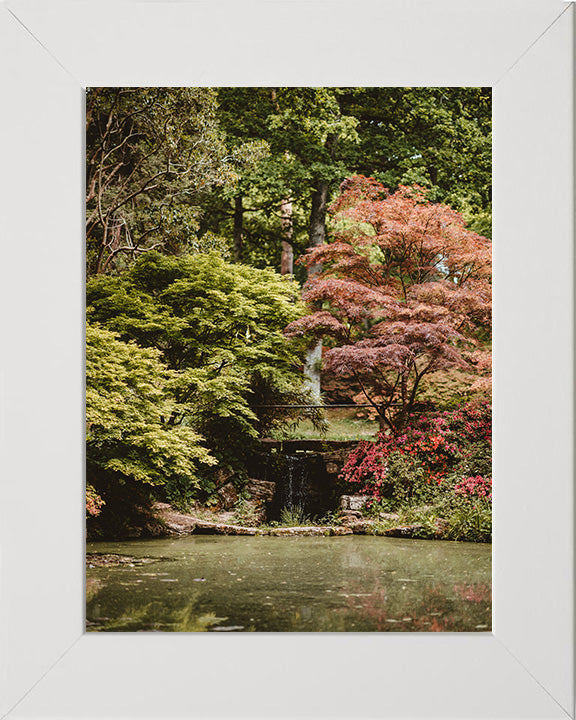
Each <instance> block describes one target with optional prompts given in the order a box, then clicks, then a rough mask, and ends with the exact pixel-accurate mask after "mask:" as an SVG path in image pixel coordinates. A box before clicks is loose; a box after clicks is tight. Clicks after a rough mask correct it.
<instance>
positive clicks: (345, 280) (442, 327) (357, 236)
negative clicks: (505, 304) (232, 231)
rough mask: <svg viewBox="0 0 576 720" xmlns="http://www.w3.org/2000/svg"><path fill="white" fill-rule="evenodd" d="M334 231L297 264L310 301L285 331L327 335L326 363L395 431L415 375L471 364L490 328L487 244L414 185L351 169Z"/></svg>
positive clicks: (411, 396)
mask: <svg viewBox="0 0 576 720" xmlns="http://www.w3.org/2000/svg"><path fill="white" fill-rule="evenodd" d="M332 212H333V216H334V217H333V219H334V222H335V226H336V227H337V231H336V232H335V233H334V235H333V237H332V238H331V241H330V242H328V243H326V244H325V245H321V246H318V247H315V248H313V249H311V250H310V251H309V252H308V253H307V254H306V256H305V257H304V259H303V261H304V263H305V264H306V265H308V266H312V265H316V266H318V265H321V266H322V271H321V273H320V274H318V275H317V276H315V277H313V278H311V279H310V280H309V281H308V283H307V284H306V286H305V292H304V298H305V300H306V301H307V302H308V303H309V305H310V306H311V308H313V309H314V308H316V309H315V310H313V311H312V312H311V314H309V315H307V316H306V317H304V318H301V319H298V320H296V321H295V322H293V323H292V324H291V325H290V326H289V328H288V332H289V333H290V334H295V335H302V334H308V335H313V336H316V337H321V338H329V339H330V341H331V343H330V344H329V345H328V349H327V350H326V352H325V355H324V366H325V368H326V369H328V370H332V371H333V372H335V373H336V374H339V375H342V376H344V377H349V378H352V379H353V380H354V381H355V383H357V385H358V387H359V389H360V390H361V391H362V392H363V393H364V395H365V397H366V399H367V400H368V401H369V402H370V403H372V404H373V406H374V408H375V409H376V410H377V412H378V414H379V416H380V418H381V420H382V423H383V424H386V425H387V426H389V427H390V428H391V429H392V430H393V431H397V430H398V429H399V428H401V427H402V426H403V425H404V424H405V422H406V420H407V417H408V415H409V414H410V412H411V411H412V410H413V408H414V404H415V401H416V398H417V392H418V388H419V385H420V382H421V380H422V378H423V377H424V376H425V375H426V374H428V373H432V372H434V371H437V370H440V369H446V368H450V367H463V368H468V367H469V366H470V364H469V363H470V359H472V358H475V356H474V355H468V358H467V356H466V354H465V352H464V350H465V349H466V347H467V346H468V347H470V348H471V349H476V350H477V349H478V347H477V346H478V344H479V339H482V338H484V339H485V338H486V334H487V333H489V332H490V320H491V283H490V279H491V243H490V241H489V240H487V239H486V238H483V237H481V236H479V235H477V234H476V233H474V232H472V231H470V230H467V229H466V227H465V223H464V221H463V219H462V217H461V216H460V215H459V214H458V213H457V212H455V211H454V210H452V209H451V208H449V207H448V206H446V205H441V204H438V203H431V202H429V201H428V200H427V198H426V192H425V190H424V189H423V188H420V187H418V186H412V187H400V188H399V189H398V190H397V191H396V192H394V193H391V194H390V193H388V192H387V191H386V189H385V188H384V187H383V186H382V185H381V184H380V183H378V182H377V181H376V180H374V179H370V178H365V177H362V176H356V177H354V178H351V179H349V180H347V181H346V182H345V183H343V185H342V191H341V194H340V196H339V198H338V199H337V200H336V202H335V203H334V205H333V206H332Z"/></svg>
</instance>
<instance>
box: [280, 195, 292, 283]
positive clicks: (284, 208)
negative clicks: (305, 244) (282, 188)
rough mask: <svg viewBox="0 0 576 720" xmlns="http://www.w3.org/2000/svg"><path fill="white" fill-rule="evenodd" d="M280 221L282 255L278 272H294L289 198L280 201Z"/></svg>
mask: <svg viewBox="0 0 576 720" xmlns="http://www.w3.org/2000/svg"><path fill="white" fill-rule="evenodd" d="M280 222H281V223H282V256H281V258H280V273H281V274H282V275H293V274H294V250H293V248H292V201H291V200H290V199H289V198H286V199H285V200H282V202H281V203H280Z"/></svg>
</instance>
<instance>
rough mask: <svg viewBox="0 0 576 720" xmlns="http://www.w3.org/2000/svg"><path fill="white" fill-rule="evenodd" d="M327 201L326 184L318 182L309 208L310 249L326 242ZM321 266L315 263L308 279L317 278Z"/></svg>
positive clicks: (309, 271)
mask: <svg viewBox="0 0 576 720" xmlns="http://www.w3.org/2000/svg"><path fill="white" fill-rule="evenodd" d="M327 201H328V183H327V182H324V181H323V180H320V181H318V182H317V183H316V185H315V188H314V194H313V195H312V207H311V208H310V232H309V236H310V247H315V246H316V245H323V244H324V242H325V241H326V203H327ZM321 272H322V265H321V264H319V263H317V264H315V265H312V266H311V267H310V268H309V270H308V279H309V280H310V279H312V278H314V277H316V276H318V275H319V274H320V273H321Z"/></svg>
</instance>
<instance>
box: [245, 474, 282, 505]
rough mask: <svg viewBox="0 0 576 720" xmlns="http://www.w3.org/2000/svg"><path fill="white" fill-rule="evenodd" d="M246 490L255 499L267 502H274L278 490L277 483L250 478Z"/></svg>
mask: <svg viewBox="0 0 576 720" xmlns="http://www.w3.org/2000/svg"><path fill="white" fill-rule="evenodd" d="M246 492H247V493H248V495H249V496H250V497H251V498H252V499H253V500H261V501H262V502H266V503H268V502H272V500H273V499H274V493H275V492H276V483H273V482H269V481H268V480H257V479H255V478H249V479H248V485H246Z"/></svg>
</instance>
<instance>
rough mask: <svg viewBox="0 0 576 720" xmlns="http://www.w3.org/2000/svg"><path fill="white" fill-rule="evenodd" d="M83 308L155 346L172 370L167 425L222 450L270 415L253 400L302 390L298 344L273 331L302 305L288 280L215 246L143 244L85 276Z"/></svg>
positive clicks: (237, 446)
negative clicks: (198, 250) (132, 257)
mask: <svg viewBox="0 0 576 720" xmlns="http://www.w3.org/2000/svg"><path fill="white" fill-rule="evenodd" d="M87 304H88V316H89V318H90V319H91V321H94V322H98V323H100V324H102V325H105V326H106V327H107V328H109V329H110V330H112V331H114V332H116V333H118V335H119V337H120V338H121V339H122V340H123V341H130V340H132V341H135V342H136V343H138V345H139V346H140V347H143V348H155V349H156V350H157V351H158V352H159V354H160V358H161V360H162V361H163V362H164V363H165V364H166V365H167V367H168V368H170V369H171V370H172V371H174V373H175V374H174V375H173V376H172V378H171V380H170V383H169V387H170V389H171V391H172V392H173V395H174V399H175V401H176V405H175V406H174V408H173V410H172V412H171V413H170V414H168V415H167V416H166V418H165V419H166V422H168V423H169V424H170V425H180V424H183V423H188V424H190V425H191V427H193V428H195V429H196V430H197V431H198V432H200V433H201V434H202V435H204V436H205V437H206V438H207V440H208V443H209V446H210V447H211V448H213V449H214V452H215V453H220V454H221V456H222V452H223V450H222V448H220V447H216V446H217V445H218V442H217V440H218V438H222V437H226V438H228V442H227V443H226V444H227V448H228V452H232V453H234V452H236V453H238V452H240V451H241V450H242V449H245V448H246V442H247V440H248V439H249V438H251V437H256V436H257V434H258V432H259V431H261V430H263V429H264V427H265V426H266V424H267V423H269V422H273V420H274V417H273V416H272V415H271V414H270V412H267V411H266V409H265V408H260V407H258V406H259V405H261V404H262V405H264V404H268V403H266V400H269V399H270V398H271V397H275V398H276V399H279V398H285V399H286V398H288V399H289V398H298V397H300V398H302V395H301V391H300V387H301V384H302V379H301V373H300V367H301V363H302V357H301V356H302V347H301V344H298V343H294V342H291V341H289V340H288V339H287V338H286V337H285V335H284V333H283V330H284V328H285V327H286V325H287V324H288V323H290V322H291V321H293V320H295V319H296V318H298V317H300V316H301V315H302V314H303V313H304V311H305V310H304V306H303V305H302V304H301V302H300V290H299V287H298V285H297V284H296V283H295V282H294V281H293V280H291V279H289V278H282V277H280V276H279V275H277V274H276V273H274V272H273V271H271V270H258V269H255V268H252V267H249V266H246V265H234V264H230V263H228V262H226V261H224V260H222V259H221V258H220V257H219V256H217V255H215V254H197V255H185V256H182V257H168V256H165V255H162V254H160V253H159V252H157V251H151V252H148V253H146V254H145V255H143V256H142V257H141V258H139V259H138V260H137V261H136V262H135V263H134V265H133V266H132V267H131V268H130V269H129V270H127V271H126V272H124V273H122V274H121V275H119V276H116V277H110V276H99V277H95V278H93V279H92V280H90V281H89V282H88V285H87Z"/></svg>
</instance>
